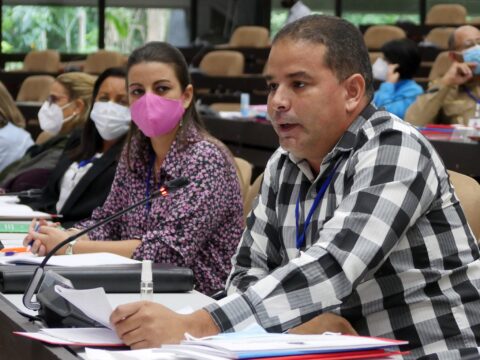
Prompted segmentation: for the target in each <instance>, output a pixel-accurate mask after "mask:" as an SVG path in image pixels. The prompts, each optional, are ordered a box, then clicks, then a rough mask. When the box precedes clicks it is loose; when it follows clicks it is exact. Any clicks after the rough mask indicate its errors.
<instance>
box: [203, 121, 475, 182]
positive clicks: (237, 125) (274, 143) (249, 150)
mask: <svg viewBox="0 0 480 360" xmlns="http://www.w3.org/2000/svg"><path fill="white" fill-rule="evenodd" d="M204 121H205V124H206V126H207V129H208V130H209V131H210V133H211V134H212V135H214V136H215V137H217V138H218V139H220V140H222V141H223V142H224V143H225V145H227V146H228V147H229V149H230V150H231V151H232V152H233V154H234V155H235V156H239V157H242V158H244V159H245V160H248V161H250V162H251V163H252V164H253V165H254V173H253V175H252V178H255V177H256V175H258V174H259V173H260V172H262V171H263V169H264V168H265V165H266V164H267V161H268V159H269V157H270V156H271V155H272V153H273V152H274V151H275V149H277V148H278V146H279V144H278V138H277V135H276V134H275V131H274V130H273V128H272V126H271V124H270V123H268V122H255V121H250V120H247V119H236V120H225V119H221V118H219V117H205V118H204ZM430 142H431V143H432V144H433V146H434V147H435V149H436V150H437V152H438V154H439V155H440V157H441V158H442V160H443V162H444V163H445V166H446V167H447V169H450V170H454V171H457V172H460V173H463V174H466V175H469V176H473V177H475V178H477V179H478V178H480V161H478V159H477V158H478V155H479V154H480V143H476V142H471V143H466V142H454V141H445V140H430Z"/></svg>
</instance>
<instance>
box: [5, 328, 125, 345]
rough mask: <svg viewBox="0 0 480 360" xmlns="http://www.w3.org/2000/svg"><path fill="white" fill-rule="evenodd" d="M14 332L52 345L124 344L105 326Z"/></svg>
mask: <svg viewBox="0 0 480 360" xmlns="http://www.w3.org/2000/svg"><path fill="white" fill-rule="evenodd" d="M14 334H16V335H20V336H24V337H28V338H30V339H34V340H39V341H42V342H46V343H48V344H54V345H76V346H124V345H125V344H124V343H123V341H122V340H120V339H119V338H118V336H117V334H116V333H115V332H114V331H113V330H111V329H107V328H61V329H54V328H52V329H40V330H39V331H38V332H20V331H15V332H14Z"/></svg>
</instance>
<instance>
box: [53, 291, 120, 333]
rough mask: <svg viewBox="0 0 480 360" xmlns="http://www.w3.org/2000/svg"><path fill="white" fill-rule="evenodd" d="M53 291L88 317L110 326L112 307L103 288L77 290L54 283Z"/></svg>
mask: <svg viewBox="0 0 480 360" xmlns="http://www.w3.org/2000/svg"><path fill="white" fill-rule="evenodd" d="M55 292H56V293H57V294H59V295H60V296H62V297H63V298H64V299H65V300H67V301H68V302H69V303H71V304H73V305H74V306H76V307H77V308H78V309H80V311H82V312H83V313H84V314H85V315H87V316H88V317H89V318H90V319H92V320H95V321H96V322H98V323H99V324H102V325H103V326H105V327H107V328H110V329H111V328H112V325H111V324H110V315H111V314H112V310H113V309H112V305H110V302H109V301H108V298H107V294H105V290H104V289H103V288H101V287H100V288H95V289H86V290H77V289H68V288H65V287H62V286H59V285H55Z"/></svg>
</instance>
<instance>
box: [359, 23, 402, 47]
mask: <svg viewBox="0 0 480 360" xmlns="http://www.w3.org/2000/svg"><path fill="white" fill-rule="evenodd" d="M406 37H407V34H406V33H405V31H404V30H403V29H402V28H400V27H398V26H395V25H372V26H370V27H369V28H368V29H367V30H366V31H365V33H364V34H363V39H364V40H365V44H366V45H367V48H368V49H373V50H375V49H380V48H381V47H382V46H383V45H384V44H385V43H387V42H389V41H391V40H398V39H404V38H406Z"/></svg>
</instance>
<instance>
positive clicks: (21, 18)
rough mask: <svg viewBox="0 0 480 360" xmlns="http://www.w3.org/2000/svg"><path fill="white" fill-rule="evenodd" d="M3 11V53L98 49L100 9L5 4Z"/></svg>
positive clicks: (88, 50)
mask: <svg viewBox="0 0 480 360" xmlns="http://www.w3.org/2000/svg"><path fill="white" fill-rule="evenodd" d="M2 11H3V17H2V33H3V40H2V52H3V53H26V52H29V51H30V50H44V49H57V50H59V51H60V52H63V53H88V52H92V51H95V50H97V43H98V10H97V8H96V7H94V6H62V5H55V6H46V5H45V6H43V5H41V6H37V5H13V6H12V5H3V7H2Z"/></svg>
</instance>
